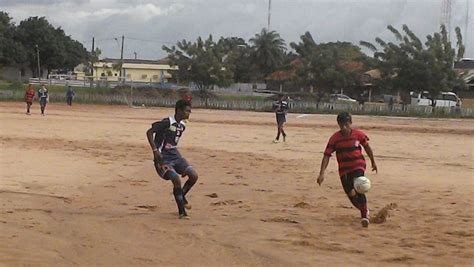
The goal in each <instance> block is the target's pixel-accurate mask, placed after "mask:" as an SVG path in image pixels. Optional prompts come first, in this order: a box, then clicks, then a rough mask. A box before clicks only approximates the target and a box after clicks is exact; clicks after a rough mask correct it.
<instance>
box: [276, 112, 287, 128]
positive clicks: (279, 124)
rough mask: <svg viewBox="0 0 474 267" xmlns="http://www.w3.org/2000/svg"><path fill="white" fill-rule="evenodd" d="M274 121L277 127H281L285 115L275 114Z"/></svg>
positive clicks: (284, 120)
mask: <svg viewBox="0 0 474 267" xmlns="http://www.w3.org/2000/svg"><path fill="white" fill-rule="evenodd" d="M276 121H277V124H278V126H279V127H281V126H283V124H284V123H285V122H286V115H285V114H276Z"/></svg>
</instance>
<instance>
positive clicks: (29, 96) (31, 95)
mask: <svg viewBox="0 0 474 267" xmlns="http://www.w3.org/2000/svg"><path fill="white" fill-rule="evenodd" d="M34 97H35V90H33V89H31V90H30V89H28V90H26V92H25V102H28V103H30V102H33V98H34Z"/></svg>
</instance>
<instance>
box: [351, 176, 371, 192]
mask: <svg viewBox="0 0 474 267" xmlns="http://www.w3.org/2000/svg"><path fill="white" fill-rule="evenodd" d="M370 185H371V184H370V180H369V178H367V177H365V176H361V177H357V178H355V179H354V189H355V191H357V193H359V194H365V193H367V192H369V190H370Z"/></svg>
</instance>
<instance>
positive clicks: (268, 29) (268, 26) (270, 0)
mask: <svg viewBox="0 0 474 267" xmlns="http://www.w3.org/2000/svg"><path fill="white" fill-rule="evenodd" d="M271 16H272V0H268V24H267V31H270V19H271Z"/></svg>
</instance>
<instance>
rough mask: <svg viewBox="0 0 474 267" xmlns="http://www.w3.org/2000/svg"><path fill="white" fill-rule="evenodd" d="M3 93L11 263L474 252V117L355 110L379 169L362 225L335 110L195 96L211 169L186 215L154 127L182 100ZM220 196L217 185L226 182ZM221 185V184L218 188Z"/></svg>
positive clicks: (382, 259) (191, 147) (2, 200)
mask: <svg viewBox="0 0 474 267" xmlns="http://www.w3.org/2000/svg"><path fill="white" fill-rule="evenodd" d="M33 108H34V109H33V115H32V116H26V115H25V114H24V106H23V103H4V102H2V103H0V137H1V139H0V143H1V145H0V265H39V264H41V265H45V266H51V265H56V266H57V265H82V266H91V265H103V266H137V265H149V266H151V265H152V266H175V265H176V266H301V265H303V266H315V265H320V266H330V265H332V266H341V265H349V264H351V265H364V266H366V265H367V264H368V265H377V266H380V265H398V264H402V265H411V264H414V265H419V264H421V265H425V264H427V265H441V266H447V265H449V266H451V265H469V264H472V262H474V249H473V248H474V206H473V204H472V203H473V202H474V194H473V193H474V175H473V170H474V160H473V151H474V121H473V120H426V119H400V118H382V117H364V116H355V117H354V125H355V126H358V127H359V128H362V129H363V130H365V131H366V132H367V133H368V135H369V137H370V138H371V144H372V147H373V149H374V151H375V156H376V160H377V161H378V162H377V163H378V166H379V173H378V174H372V173H370V172H368V173H367V176H369V177H370V178H371V179H372V184H373V188H372V191H371V192H369V194H368V198H369V207H370V208H371V214H372V215H375V214H376V213H377V211H379V210H380V209H381V208H383V207H384V206H386V205H388V204H390V203H395V204H396V205H397V207H396V208H394V209H392V210H390V211H389V217H388V218H387V221H386V222H385V223H382V224H371V225H370V227H369V228H368V229H363V228H362V227H361V226H360V221H359V218H358V216H359V213H358V211H357V210H356V209H354V208H352V207H351V205H350V202H349V200H348V199H347V198H346V196H345V195H344V193H343V190H342V187H341V185H340V181H339V178H338V175H337V167H336V162H335V158H332V159H331V162H330V165H329V168H328V173H327V177H326V181H325V182H324V183H323V185H322V186H321V187H318V186H317V184H316V183H315V180H316V177H317V176H316V174H317V172H318V171H319V165H320V161H321V157H322V151H323V150H324V147H325V145H326V142H327V140H328V138H329V136H330V135H331V134H332V133H333V132H334V131H336V130H337V125H336V123H335V116H334V115H312V116H305V117H300V118H297V116H298V114H290V115H289V119H288V121H289V122H288V124H287V132H288V134H289V141H288V142H287V143H279V144H272V142H271V141H272V139H273V138H274V136H275V131H276V129H275V126H274V115H273V114H271V113H253V112H236V111H217V110H199V109H196V110H193V113H192V115H191V121H190V123H189V124H188V127H187V130H186V132H185V133H184V136H183V138H182V139H181V141H180V147H181V149H180V150H181V153H182V154H183V155H184V156H185V157H186V158H187V159H188V161H189V162H190V163H192V165H193V166H194V167H195V169H196V170H197V171H198V173H199V174H200V178H199V182H198V184H196V186H195V187H194V188H193V190H192V191H191V193H190V195H189V197H188V199H189V201H190V202H191V204H192V206H193V209H192V210H190V212H189V214H190V216H191V220H178V219H177V214H176V205H175V202H174V199H173V196H172V192H171V183H170V182H167V181H164V180H162V179H160V178H159V177H158V176H157V175H156V173H155V170H154V167H153V164H152V161H151V159H152V153H151V149H150V148H149V146H148V143H147V141H146V137H145V131H146V130H147V129H148V128H149V126H150V124H151V123H152V122H153V121H156V120H158V119H161V118H163V117H166V116H168V115H171V114H172V112H173V110H172V109H165V108H160V109H131V108H128V107H123V106H92V105H75V106H73V107H67V106H65V105H59V104H51V105H50V106H48V109H47V115H46V116H45V117H41V116H40V115H39V111H38V109H39V107H38V105H37V104H35V106H34V107H33ZM213 194H214V195H213ZM216 195H217V197H216Z"/></svg>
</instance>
